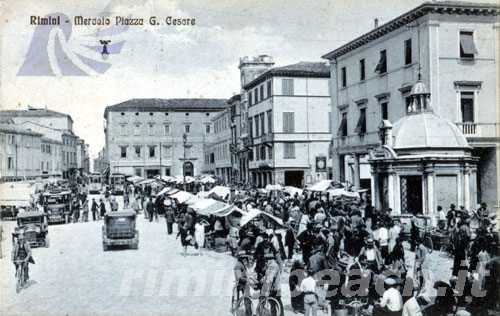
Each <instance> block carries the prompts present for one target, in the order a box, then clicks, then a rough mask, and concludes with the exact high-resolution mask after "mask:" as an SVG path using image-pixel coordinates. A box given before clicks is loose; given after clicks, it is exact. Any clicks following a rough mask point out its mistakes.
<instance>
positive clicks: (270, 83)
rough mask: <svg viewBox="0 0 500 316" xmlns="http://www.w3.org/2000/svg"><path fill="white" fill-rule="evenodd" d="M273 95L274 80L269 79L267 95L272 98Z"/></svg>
mask: <svg viewBox="0 0 500 316" xmlns="http://www.w3.org/2000/svg"><path fill="white" fill-rule="evenodd" d="M272 95H273V82H272V80H269V81H268V82H267V97H268V98H270V97H271V96H272Z"/></svg>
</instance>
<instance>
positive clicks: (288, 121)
mask: <svg viewBox="0 0 500 316" xmlns="http://www.w3.org/2000/svg"><path fill="white" fill-rule="evenodd" d="M283 132H284V133H294V132H295V113H294V112H283Z"/></svg>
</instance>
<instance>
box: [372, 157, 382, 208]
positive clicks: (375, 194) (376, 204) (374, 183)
mask: <svg viewBox="0 0 500 316" xmlns="http://www.w3.org/2000/svg"><path fill="white" fill-rule="evenodd" d="M370 188H371V195H372V206H373V207H374V208H378V207H379V205H380V203H379V201H380V198H379V190H378V174H377V173H376V170H375V168H374V166H373V165H372V166H371V178H370Z"/></svg>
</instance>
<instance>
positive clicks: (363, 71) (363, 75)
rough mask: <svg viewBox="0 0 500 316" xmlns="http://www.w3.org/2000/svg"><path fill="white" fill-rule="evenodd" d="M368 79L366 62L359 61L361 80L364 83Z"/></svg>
mask: <svg viewBox="0 0 500 316" xmlns="http://www.w3.org/2000/svg"><path fill="white" fill-rule="evenodd" d="M365 79H366V72H365V60H364V59H361V60H360V61H359V80H360V81H363V80H365Z"/></svg>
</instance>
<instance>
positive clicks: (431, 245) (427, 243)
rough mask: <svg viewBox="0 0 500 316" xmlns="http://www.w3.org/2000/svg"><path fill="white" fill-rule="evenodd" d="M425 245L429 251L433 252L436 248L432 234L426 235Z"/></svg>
mask: <svg viewBox="0 0 500 316" xmlns="http://www.w3.org/2000/svg"><path fill="white" fill-rule="evenodd" d="M424 246H425V247H427V249H429V253H432V251H433V250H434V243H433V242H432V238H431V237H430V236H426V237H425V238H424Z"/></svg>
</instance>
